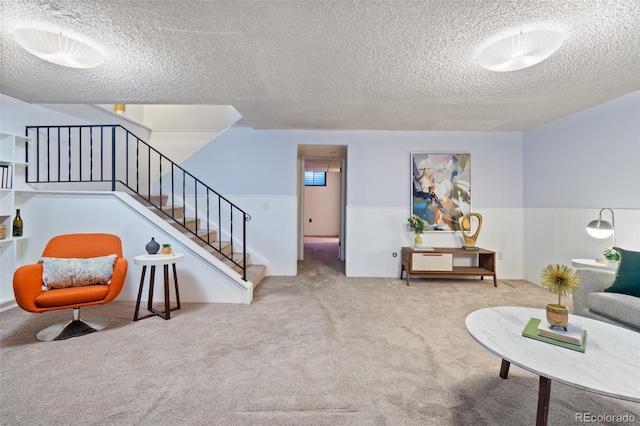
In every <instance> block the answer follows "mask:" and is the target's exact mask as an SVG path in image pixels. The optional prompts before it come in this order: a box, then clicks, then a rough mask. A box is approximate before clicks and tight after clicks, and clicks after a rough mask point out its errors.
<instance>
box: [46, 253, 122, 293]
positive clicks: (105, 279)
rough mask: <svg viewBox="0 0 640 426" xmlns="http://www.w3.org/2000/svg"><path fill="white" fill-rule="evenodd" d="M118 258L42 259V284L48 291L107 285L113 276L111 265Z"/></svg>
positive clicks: (109, 256) (111, 256) (112, 256)
mask: <svg viewBox="0 0 640 426" xmlns="http://www.w3.org/2000/svg"><path fill="white" fill-rule="evenodd" d="M117 257H118V256H116V255H115V254H110V255H108V256H100V257H91V258H87V259H82V258H56V257H43V258H42V259H40V263H42V283H43V284H44V286H45V288H43V290H45V289H46V290H49V289H52V288H56V289H60V288H67V287H80V286H85V285H93V284H103V285H108V284H109V282H110V281H111V277H112V276H113V265H114V264H115V262H116V259H117Z"/></svg>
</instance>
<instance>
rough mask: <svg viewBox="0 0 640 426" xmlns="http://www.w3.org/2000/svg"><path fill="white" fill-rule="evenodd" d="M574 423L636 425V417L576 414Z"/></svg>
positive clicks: (631, 415) (630, 415) (626, 414)
mask: <svg viewBox="0 0 640 426" xmlns="http://www.w3.org/2000/svg"><path fill="white" fill-rule="evenodd" d="M574 421H575V422H576V423H635V422H636V416H635V415H634V414H631V413H625V414H606V413H602V414H596V413H576V414H575V419H574Z"/></svg>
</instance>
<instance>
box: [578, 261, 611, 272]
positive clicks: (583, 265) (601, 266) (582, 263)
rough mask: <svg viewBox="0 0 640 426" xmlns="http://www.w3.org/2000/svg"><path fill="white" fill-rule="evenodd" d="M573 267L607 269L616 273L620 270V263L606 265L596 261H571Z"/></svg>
mask: <svg viewBox="0 0 640 426" xmlns="http://www.w3.org/2000/svg"><path fill="white" fill-rule="evenodd" d="M571 266H573V267H574V268H593V269H605V270H607V271H615V270H617V269H618V263H617V262H616V263H606V260H605V261H604V262H601V261H599V260H596V259H571Z"/></svg>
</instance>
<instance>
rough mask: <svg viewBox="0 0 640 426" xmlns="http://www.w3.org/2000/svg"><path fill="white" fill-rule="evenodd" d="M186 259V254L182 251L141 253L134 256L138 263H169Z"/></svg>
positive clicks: (154, 264)
mask: <svg viewBox="0 0 640 426" xmlns="http://www.w3.org/2000/svg"><path fill="white" fill-rule="evenodd" d="M183 260H184V254H182V253H170V254H162V253H159V254H141V255H139V256H136V257H135V258H134V262H135V264H136V265H151V266H157V265H169V264H171V263H178V262H182V261H183Z"/></svg>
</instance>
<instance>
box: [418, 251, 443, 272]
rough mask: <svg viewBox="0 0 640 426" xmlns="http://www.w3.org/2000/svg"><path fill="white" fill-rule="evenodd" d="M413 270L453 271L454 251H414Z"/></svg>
mask: <svg viewBox="0 0 640 426" xmlns="http://www.w3.org/2000/svg"><path fill="white" fill-rule="evenodd" d="M411 269H412V270H413V271H453V254H452V253H413V255H412V259H411Z"/></svg>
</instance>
